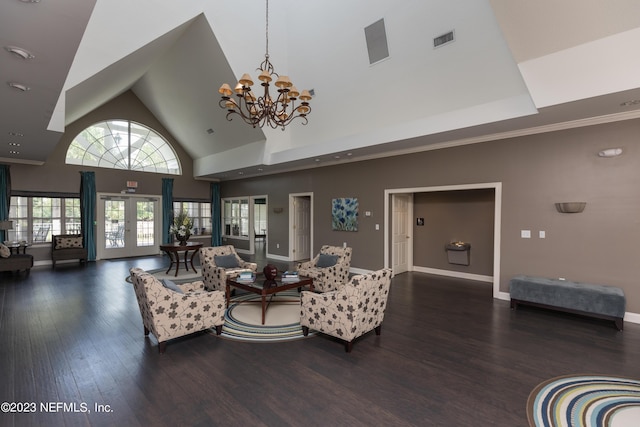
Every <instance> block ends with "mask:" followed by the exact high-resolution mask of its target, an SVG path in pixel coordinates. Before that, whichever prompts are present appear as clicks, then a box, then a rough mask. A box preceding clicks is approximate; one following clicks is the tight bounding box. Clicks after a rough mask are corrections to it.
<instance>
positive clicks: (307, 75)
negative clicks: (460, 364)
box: [0, 0, 640, 180]
mask: <svg viewBox="0 0 640 427" xmlns="http://www.w3.org/2000/svg"><path fill="white" fill-rule="evenodd" d="M379 19H384V24H385V29H386V36H387V42H388V48H389V57H388V58H387V59H385V60H383V61H380V62H378V63H376V64H374V65H370V64H369V59H368V54H367V45H366V40H365V36H364V28H365V27H367V26H368V25H370V24H371V23H373V22H375V21H378V20H379ZM449 31H453V32H454V34H455V41H454V42H452V43H449V44H446V45H444V46H441V47H439V48H434V47H433V39H434V38H435V37H438V36H440V35H442V34H444V33H447V32H449ZM0 43H1V44H2V46H3V47H4V48H5V49H3V51H2V52H0V75H1V76H2V85H1V86H0V162H9V163H12V162H13V163H30V164H42V163H44V162H46V161H47V158H48V156H49V155H50V153H51V152H52V150H53V149H54V148H55V147H56V145H57V144H58V143H59V140H60V136H61V134H62V132H64V129H65V126H66V125H68V124H69V123H72V122H73V121H75V120H77V119H79V118H81V117H82V116H84V115H85V114H87V113H89V112H91V111H92V110H94V109H96V108H98V107H100V106H101V105H103V104H105V103H106V102H108V101H110V100H112V99H114V98H115V97H117V96H118V95H120V94H122V93H124V92H125V91H128V90H131V91H133V92H134V93H135V94H136V96H137V97H138V98H140V100H141V101H142V102H143V103H144V104H145V105H146V107H147V108H148V109H149V110H150V111H151V112H152V113H153V114H154V115H155V116H156V117H157V118H158V119H159V120H160V121H161V122H162V123H163V125H164V126H165V127H166V128H167V129H168V130H169V131H170V132H171V133H172V135H173V136H174V138H176V139H177V140H178V141H179V142H180V143H181V144H182V146H183V147H184V148H185V150H186V151H187V152H188V153H189V155H190V156H191V157H192V158H193V159H194V171H195V172H194V173H195V176H196V177H197V178H202V179H221V180H224V179H236V178H238V177H247V176H253V175H260V174H266V173H273V172H277V171H284V170H292V169H298V168H309V167H319V166H323V165H328V164H334V163H336V162H345V161H354V160H358V159H364V158H371V157H377V156H383V155H389V154H396V153H407V152H412V151H419V150H426V149H436V148H441V147H447V146H452V145H459V144H470V143H475V142H483V141H487V140H493V139H500V138H507V137H510V136H517V135H523V134H528V133H536V132H546V131H551V130H556V129H563V128H569V127H575V126H587V125H590V124H595V123H603V122H611V121H617V120H626V119H631V118H636V117H640V101H637V100H640V56H639V55H637V51H638V48H640V0H627V1H623V2H622V1H620V2H602V1H600V0H565V1H563V2H557V1H555V0H537V1H535V2H523V1H513V0H455V1H451V0H428V1H427V0H393V1H391V0H349V1H343V0H342V1H339V0H305V1H300V0H297V1H296V0H271V2H270V4H269V54H270V59H271V60H272V62H273V64H274V66H275V68H276V71H277V72H279V73H280V74H287V75H289V76H290V77H291V79H292V80H293V82H294V83H295V84H296V86H297V87H298V88H299V89H304V88H306V89H313V90H314V92H315V96H314V98H313V99H312V101H311V106H312V112H311V114H310V116H309V124H308V125H306V126H303V125H301V124H300V123H296V122H294V124H292V125H290V126H289V127H288V128H287V130H285V131H281V130H279V129H277V130H272V129H254V128H252V127H250V126H248V125H246V124H244V123H243V122H242V121H240V120H239V119H234V120H232V121H227V120H226V118H225V111H224V110H222V109H220V108H219V106H218V100H219V94H218V91H217V89H218V87H219V86H220V85H221V84H222V83H225V82H226V83H230V84H232V85H233V84H235V82H236V81H237V78H238V76H240V75H242V74H243V73H245V72H248V73H250V74H252V75H253V76H254V78H255V77H256V72H255V69H256V68H257V67H258V65H259V63H260V62H261V61H262V60H263V59H264V54H265V4H264V2H262V1H257V0H218V1H211V0H190V1H188V2H176V1H175V0H154V1H153V2H141V1H135V2H132V1H130V0H56V1H52V0H40V1H37V0H35V1H34V0H31V1H28V0H6V1H4V2H3V4H2V6H0ZM11 46H17V47H20V48H23V49H26V50H28V51H29V52H31V53H32V54H33V55H34V58H32V59H22V58H21V57H19V56H18V55H15V54H13V53H10V52H9V51H8V50H7V49H6V48H7V47H11ZM9 82H15V83H19V84H21V85H24V86H26V87H28V88H29V90H27V91H22V90H19V89H15V88H13V87H10V86H9V85H8V83H9ZM634 101H636V102H634ZM16 144H19V145H16ZM603 148H606V147H603Z"/></svg>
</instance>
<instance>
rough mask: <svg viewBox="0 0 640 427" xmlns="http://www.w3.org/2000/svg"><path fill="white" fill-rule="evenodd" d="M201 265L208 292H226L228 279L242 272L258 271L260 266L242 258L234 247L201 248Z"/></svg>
mask: <svg viewBox="0 0 640 427" xmlns="http://www.w3.org/2000/svg"><path fill="white" fill-rule="evenodd" d="M198 252H199V253H200V265H201V266H202V276H203V280H204V287H205V289H206V290H208V291H224V290H225V289H226V286H227V278H228V277H236V276H237V275H238V274H240V272H242V271H247V270H250V271H253V272H254V273H255V272H256V271H257V270H258V264H256V263H255V262H247V261H245V260H243V259H242V258H240V257H239V256H238V254H237V253H236V249H235V248H234V247H233V245H226V246H212V247H208V248H200V250H199V251H198Z"/></svg>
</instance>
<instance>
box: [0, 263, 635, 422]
mask: <svg viewBox="0 0 640 427" xmlns="http://www.w3.org/2000/svg"><path fill="white" fill-rule="evenodd" d="M260 262H262V263H263V262H264V260H261V261H260ZM167 263H168V260H167V259H166V258H163V257H160V256H157V257H149V258H135V259H123V260H113V261H99V262H93V263H89V264H88V265H87V266H85V267H82V266H79V265H78V264H75V263H74V264H60V265H59V266H57V267H56V269H55V270H52V269H51V268H50V267H37V268H34V269H33V270H32V271H31V274H29V275H28V276H25V275H16V274H11V273H1V274H0V281H1V284H0V329H1V337H2V338H1V341H0V352H1V354H2V358H1V360H0V401H1V402H15V403H16V405H17V404H18V403H20V404H25V403H30V402H34V403H35V404H36V408H35V411H34V412H32V413H17V414H14V413H0V425H1V426H20V427H22V426H38V425H42V426H82V425H92V426H119V427H124V426H127V427H129V426H169V425H181V426H214V425H225V426H262V425H266V426H286V425H291V426H302V425H304V426H328V425H331V426H339V425H345V426H346V425H349V426H356V425H363V426H365V425H366V426H372V425H377V426H382V425H384V426H401V425H419V426H510V427H513V426H526V424H527V421H526V409H525V408H526V407H525V404H526V401H527V397H528V395H529V392H530V391H531V390H532V389H533V388H534V387H535V386H536V385H537V384H538V383H540V382H542V381H543V380H546V379H548V378H551V377H555V376H560V375H567V374H582V373H594V374H606V375H618V376H624V377H629V378H636V379H637V378H640V364H639V363H638V361H639V360H640V325H637V324H631V323H628V322H627V323H626V324H625V330H624V332H618V331H616V329H615V328H614V326H613V323H612V322H606V321H600V320H594V319H588V318H583V317H578V316H572V315H568V314H561V313H555V312H550V311H543V310H540V309H533V308H522V309H519V310H518V311H515V312H513V311H511V310H510V308H509V303H508V302H507V301H499V300H494V299H493V298H492V297H491V285H490V284H486V283H477V282H471V281H465V280H458V279H451V278H444V277H438V276H431V275H426V274H421V273H406V274H402V275H399V276H397V277H395V278H394V279H393V281H392V289H391V293H390V297H389V304H388V308H387V311H386V315H385V321H384V324H383V327H382V334H381V335H380V336H379V337H378V336H376V335H375V334H374V333H373V332H371V333H369V334H367V335H366V336H364V337H362V338H361V339H359V340H357V341H356V342H355V344H354V347H353V352H352V353H350V354H348V353H345V351H344V346H343V345H342V344H341V343H339V342H337V341H336V340H334V339H333V338H329V337H324V336H319V337H313V338H309V339H305V340H300V341H294V342H288V343H277V344H251V343H242V342H234V341H229V340H225V339H221V338H219V337H216V336H215V335H214V334H208V333H200V334H196V335H192V336H190V337H187V338H182V339H177V340H174V341H171V342H170V343H169V344H168V346H167V351H166V353H165V354H164V355H160V354H158V349H157V344H156V341H155V339H154V338H148V339H145V337H144V335H143V328H142V322H141V318H140V314H139V311H138V307H137V303H136V300H135V295H134V292H133V289H132V287H131V285H130V284H128V283H127V282H125V280H124V278H125V276H126V275H127V274H128V269H129V268H130V267H131V266H139V267H142V268H146V269H152V268H157V267H161V266H165V265H167ZM277 265H279V266H280V267H279V268H282V267H286V265H283V264H282V263H277ZM64 404H66V407H65V406H63V405H64ZM83 404H87V405H88V406H87V409H88V410H89V412H83V409H84V407H83V406H82V405H83ZM96 404H99V405H108V410H109V412H106V413H105V412H103V413H99V412H96V410H95V405H96ZM43 405H44V406H45V407H46V408H48V409H49V412H46V411H45V410H44V409H45V408H44V407H43ZM74 405H75V406H74ZM21 408H22V409H24V408H25V406H24V405H23V406H22V407H21ZM26 408H27V409H32V408H33V407H29V406H26ZM14 409H17V407H16V406H14ZM55 410H57V412H55ZM74 410H75V411H74Z"/></svg>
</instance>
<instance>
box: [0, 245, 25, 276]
mask: <svg viewBox="0 0 640 427" xmlns="http://www.w3.org/2000/svg"><path fill="white" fill-rule="evenodd" d="M31 267H33V255H30V254H12V253H11V250H10V249H9V247H7V246H5V245H3V244H1V243H0V271H20V270H25V271H26V272H27V273H29V272H30V271H31Z"/></svg>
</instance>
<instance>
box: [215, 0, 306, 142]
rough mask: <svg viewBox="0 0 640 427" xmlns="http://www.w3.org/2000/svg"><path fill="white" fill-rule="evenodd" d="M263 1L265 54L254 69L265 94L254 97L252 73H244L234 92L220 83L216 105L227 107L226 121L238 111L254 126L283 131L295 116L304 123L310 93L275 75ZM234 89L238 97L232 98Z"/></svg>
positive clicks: (286, 78)
mask: <svg viewBox="0 0 640 427" xmlns="http://www.w3.org/2000/svg"><path fill="white" fill-rule="evenodd" d="M266 2H267V7H266V10H267V13H266V15H267V17H266V22H267V23H266V31H265V33H266V36H265V37H266V41H267V45H266V53H265V55H264V61H262V63H261V64H260V67H259V68H257V71H259V72H260V74H259V75H258V80H260V82H261V83H260V86H262V87H263V88H264V94H262V95H261V96H258V97H256V95H255V94H254V92H253V90H252V89H251V86H253V80H252V79H251V76H249V74H243V75H242V77H241V78H240V80H239V81H238V83H237V84H236V87H235V89H234V90H233V91H232V90H231V87H230V86H229V85H228V84H227V83H224V84H223V85H222V86H220V89H219V90H218V92H220V94H222V99H221V100H220V101H219V103H218V104H219V105H220V107H221V108H224V109H226V110H227V120H232V118H233V115H234V114H237V115H238V116H240V117H241V118H242V120H244V121H245V123H247V124H250V125H252V126H253V127H254V128H255V127H258V126H259V127H263V126H264V125H265V124H267V125H269V126H270V127H271V128H273V129H276V128H278V127H280V128H282V130H284V128H285V126H287V125H288V124H289V123H291V122H292V121H293V120H294V119H297V118H301V119H302V120H304V121H303V123H302V124H303V125H306V124H307V122H308V119H307V115H308V114H309V112H311V107H310V106H309V100H311V94H310V93H309V91H308V90H303V91H302V92H298V89H296V87H295V86H294V85H293V83H291V80H289V77H288V76H280V75H278V74H277V73H276V72H275V71H274V69H273V65H272V64H271V62H270V61H269V0H266ZM274 78H276V80H275V83H274V84H275V87H276V88H277V89H276V92H277V94H276V93H274V94H273V96H272V95H271V93H270V92H269V88H270V83H271V82H272V81H273V80H274ZM258 89H259V88H258ZM234 92H235V95H236V98H237V99H234V98H232V95H233V93H234ZM298 101H299V102H298Z"/></svg>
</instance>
